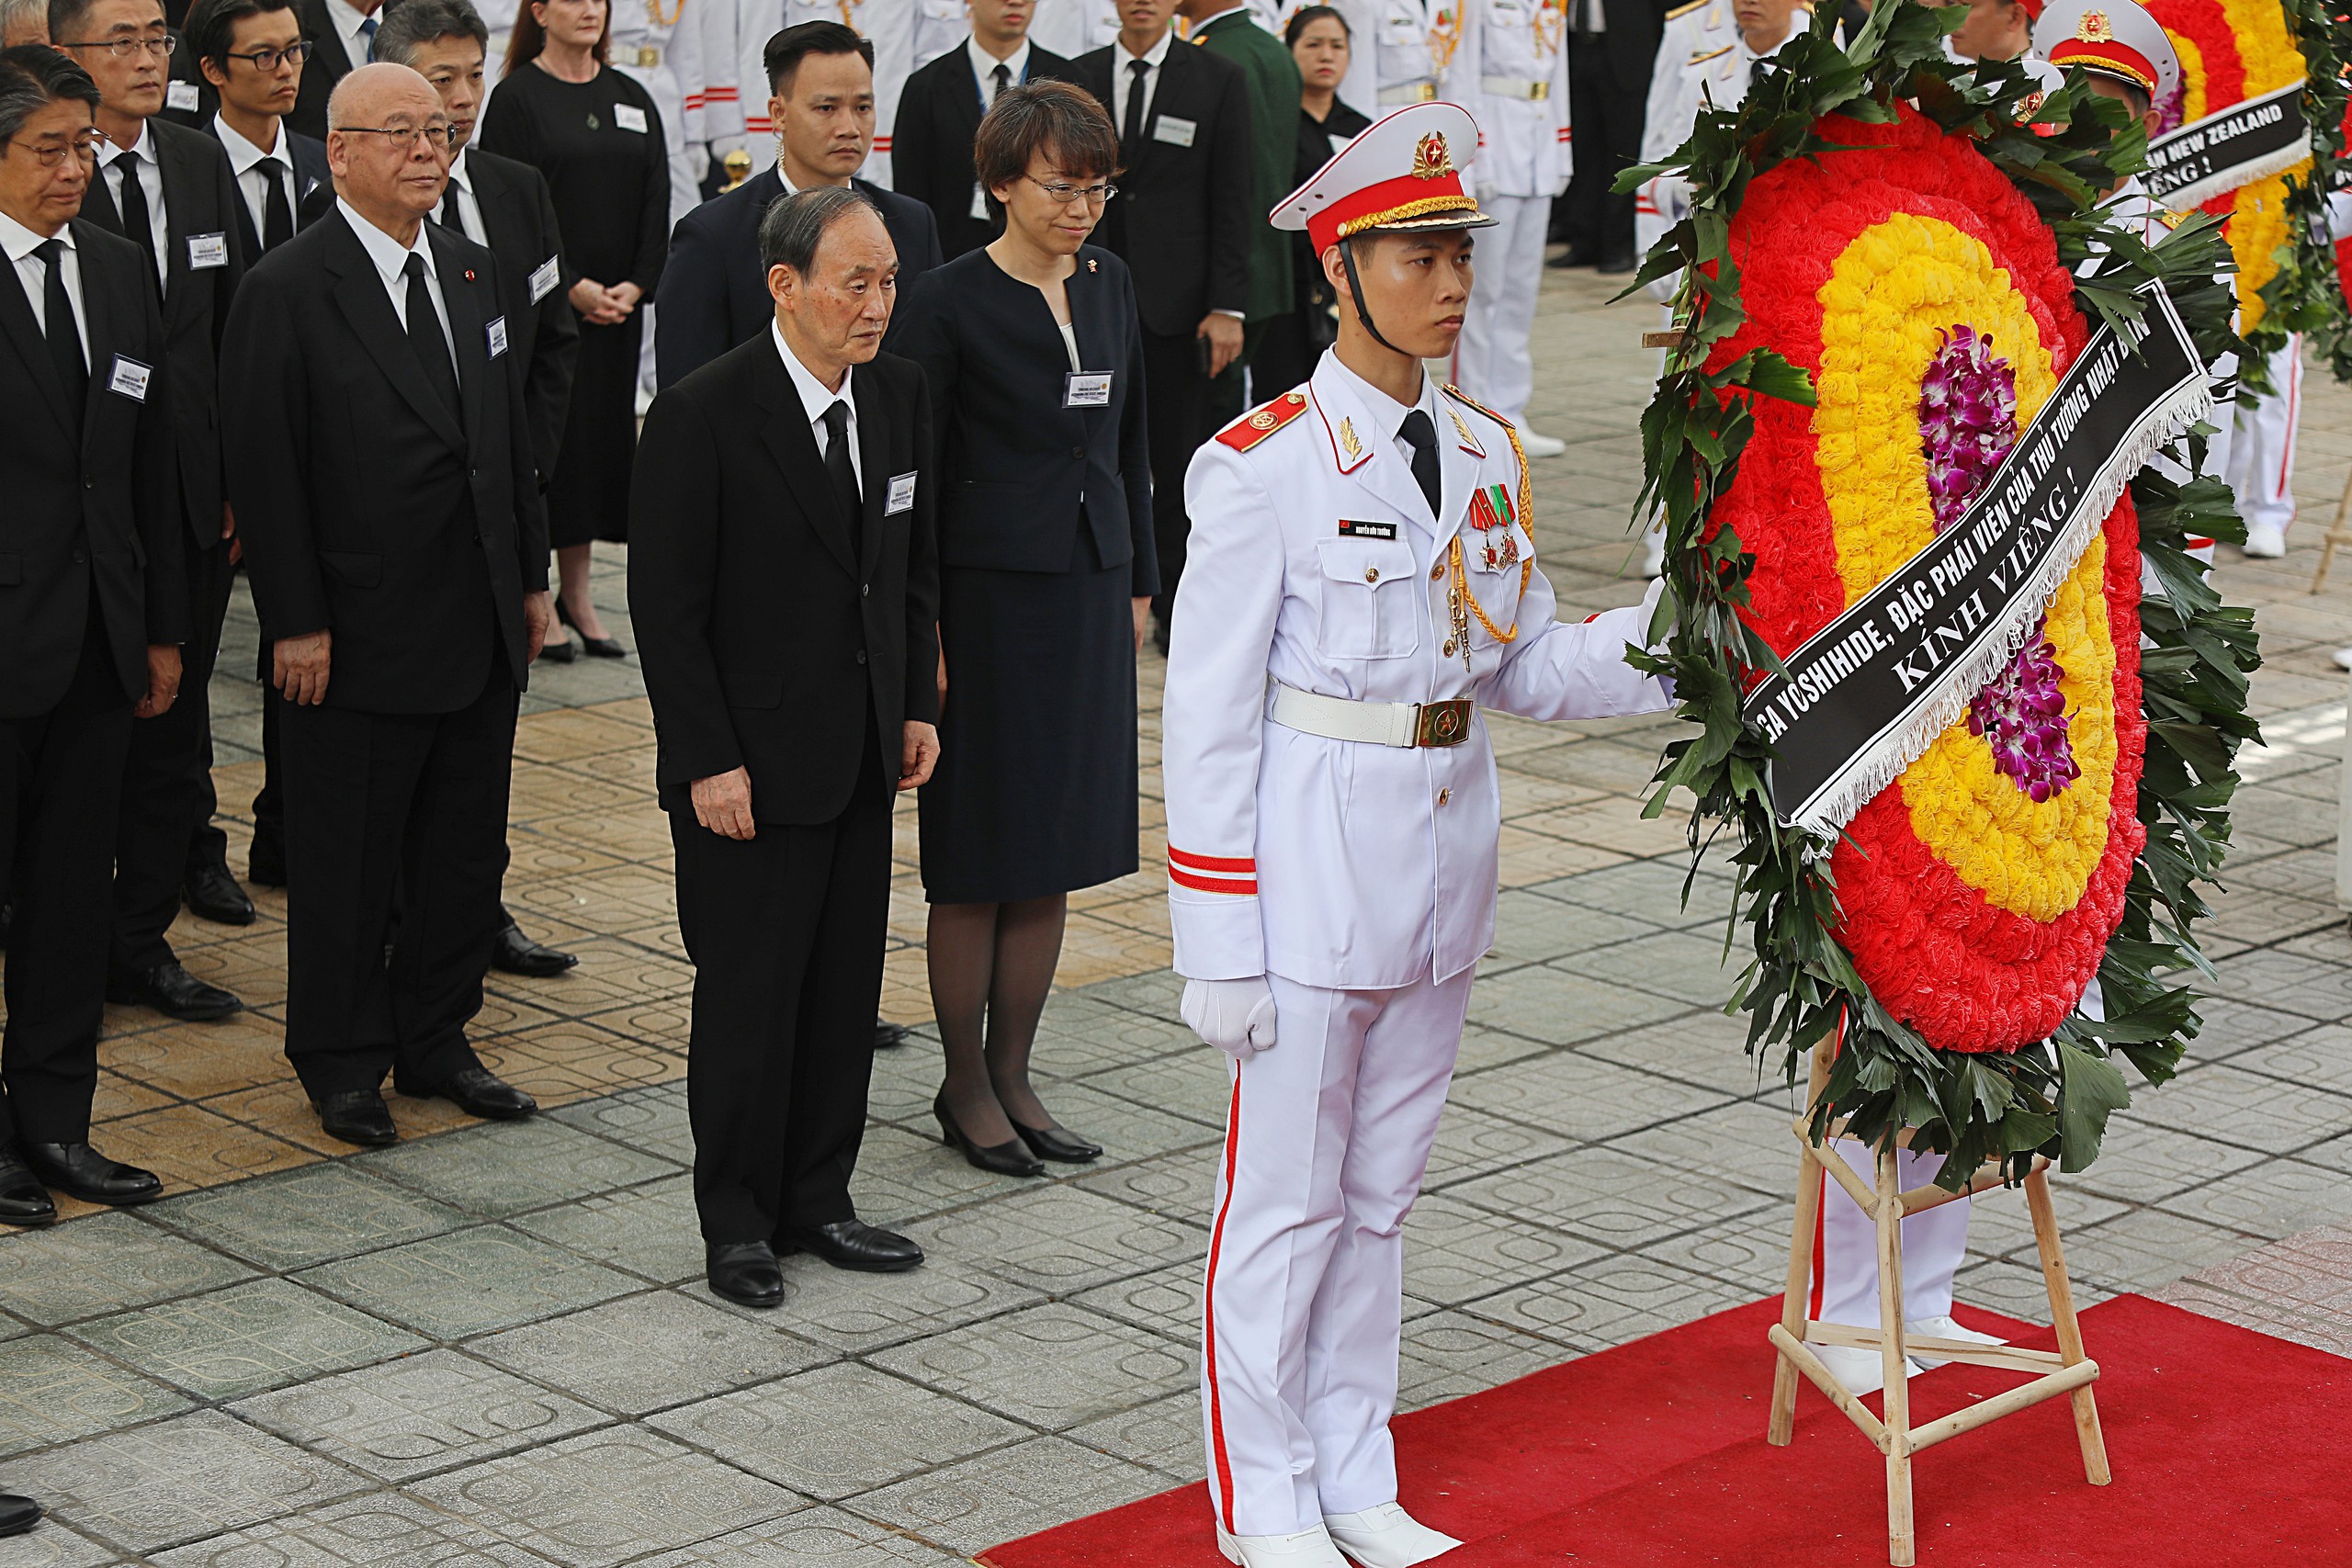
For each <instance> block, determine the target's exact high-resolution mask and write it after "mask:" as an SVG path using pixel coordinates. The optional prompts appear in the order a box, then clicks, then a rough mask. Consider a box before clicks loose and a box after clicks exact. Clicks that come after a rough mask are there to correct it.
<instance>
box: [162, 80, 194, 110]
mask: <svg viewBox="0 0 2352 1568" xmlns="http://www.w3.org/2000/svg"><path fill="white" fill-rule="evenodd" d="M164 107H165V108H167V109H179V110H181V111H183V112H185V113H187V114H194V113H195V112H196V84H195V83H193V82H166V83H164Z"/></svg>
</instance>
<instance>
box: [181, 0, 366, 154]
mask: <svg viewBox="0 0 2352 1568" xmlns="http://www.w3.org/2000/svg"><path fill="white" fill-rule="evenodd" d="M294 13H295V15H296V16H297V17H300V19H301V24H302V36H303V37H304V38H306V39H310V40H311V46H312V47H311V58H310V59H309V60H308V61H306V62H303V66H302V85H301V89H300V93H299V94H298V96H296V97H295V99H294V107H293V108H292V109H291V110H289V111H288V114H287V116H286V123H287V124H288V125H290V126H292V127H293V128H294V129H295V130H299V131H300V132H301V133H302V134H303V135H305V136H307V137H309V138H311V140H312V141H317V142H319V143H320V144H321V146H322V147H323V146H324V144H325V139H326V134H327V96H328V95H329V94H331V93H333V92H334V85H335V84H336V83H337V82H340V81H342V80H343V79H344V78H345V76H348V75H350V74H351V70H352V66H353V65H354V63H355V62H354V61H353V60H352V59H351V57H350V56H349V55H347V54H345V53H344V51H343V43H342V41H341V40H340V39H337V38H336V37H335V31H334V26H333V25H332V24H331V23H330V22H329V21H328V20H327V14H326V3H325V0H294ZM167 14H168V13H167ZM377 15H378V16H379V17H380V16H382V15H383V13H382V12H381V11H379V12H378V13H377ZM172 30H173V31H174V32H175V33H176V32H178V31H179V24H178V23H176V22H175V23H173V24H172ZM356 63H357V64H361V65H365V64H366V63H367V62H366V61H364V60H363V61H358V62H356ZM170 80H171V81H172V82H174V83H175V84H180V86H179V88H178V96H180V98H181V101H182V106H183V107H176V108H175V107H171V106H170V104H169V103H168V102H166V104H165V107H164V110H163V116H162V118H165V119H168V120H170V121H172V122H173V123H174V124H175V125H183V126H187V128H188V129H190V130H203V129H205V128H206V127H208V126H209V125H210V124H211V123H212V116H213V115H214V113H215V112H216V111H218V110H219V108H220V89H219V88H217V87H215V86H214V85H212V84H211V83H209V82H208V81H206V80H205V79H204V68H203V66H202V65H201V64H199V63H198V61H197V57H196V51H195V50H194V49H192V48H190V47H188V43H187V38H186V37H185V36H183V37H182V38H181V39H180V47H179V48H177V49H175V50H174V51H172V60H171V72H170ZM190 88H193V89H194V90H195V97H194V98H193V100H190V99H189V98H188V96H187V95H188V90H189V89H190ZM324 177H325V176H324V175H321V178H322V179H323V178H324Z"/></svg>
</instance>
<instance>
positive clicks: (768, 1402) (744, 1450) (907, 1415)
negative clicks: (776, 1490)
mask: <svg viewBox="0 0 2352 1568" xmlns="http://www.w3.org/2000/svg"><path fill="white" fill-rule="evenodd" d="M963 1332H965V1333H967V1334H968V1333H972V1332H975V1331H974V1330H969V1329H967V1330H964V1331H963ZM648 1425H649V1426H651V1427H654V1428H656V1429H657V1430H659V1431H662V1432H665V1433H667V1434H669V1435H670V1436H671V1437H673V1438H677V1439H678V1440H679V1441H680V1442H682V1443H685V1444H687V1445H689V1446H690V1447H693V1448H697V1449H703V1450H708V1451H709V1452H711V1453H715V1454H717V1455H718V1457H719V1458H721V1459H723V1460H725V1461H728V1462H729V1464H732V1465H736V1466H738V1467H739V1468H741V1469H743V1470H748V1471H750V1472H752V1474H754V1475H761V1476H765V1477H766V1478H767V1479H768V1480H770V1481H773V1482H775V1483H777V1484H779V1485H782V1486H788V1487H790V1488H792V1489H793V1490H794V1491H796V1492H800V1493H805V1494H807V1495H809V1496H811V1497H822V1498H826V1499H828V1500H837V1499H840V1498H842V1497H848V1496H852V1495H855V1494H857V1493H860V1492H870V1491H873V1490H874V1489H875V1488H876V1487H879V1486H888V1485H889V1484H891V1483H893V1482H898V1481H903V1480H905V1479H906V1478H907V1477H908V1476H910V1475H918V1474H921V1473H922V1472H924V1471H927V1470H933V1469H936V1468H937V1467H939V1466H940V1465H943V1464H951V1463H954V1462H955V1461H957V1460H961V1459H966V1458H968V1457H969V1456H971V1455H973V1454H976V1453H979V1452H982V1451H984V1450H989V1449H998V1448H1002V1447H1004V1446H1005V1445H1006V1444H1008V1443H1013V1442H1018V1441H1020V1440H1022V1439H1023V1438H1028V1437H1030V1436H1032V1435H1033V1434H1032V1433H1031V1432H1030V1430H1029V1429H1028V1428H1027V1427H1019V1426H1016V1425H1014V1424H1013V1423H1012V1422H1011V1421H1008V1420H1005V1419H1004V1418H1003V1417H1001V1416H995V1415H991V1414H990V1413H989V1412H988V1411H985V1410H978V1409H975V1408H974V1407H973V1406H971V1405H970V1404H966V1403H965V1402H964V1401H962V1400H960V1399H951V1398H949V1397H947V1396H946V1395H945V1394H943V1393H936V1392H934V1391H933V1390H931V1389H928V1388H924V1387H922V1386H921V1385H920V1384H918V1383H913V1382H908V1381H907V1380H905V1379H903V1378H899V1377H894V1376H892V1375H891V1374H890V1373H888V1372H887V1371H877V1370H876V1369H875V1368H873V1367H866V1366H860V1365H858V1364H856V1363H854V1362H842V1363H837V1364H835V1365H833V1366H830V1367H820V1368H818V1369H816V1370H815V1371H807V1372H802V1373H800V1374H799V1375H797V1376H796V1377H788V1378H783V1379H780V1380H778V1381H777V1382H771V1383H763V1384H762V1385H760V1386H759V1387H757V1388H751V1389H744V1390H742V1391H741V1392H740V1393H730V1394H726V1395H723V1396H721V1397H719V1398H718V1399H709V1400H705V1401H703V1402H702V1403H701V1404H689V1405H687V1406H685V1407H684V1408H683V1409H678V1410H673V1411H670V1412H668V1413H667V1414H666V1415H662V1416H655V1417H653V1418H652V1420H651V1421H650V1422H649V1423H648Z"/></svg>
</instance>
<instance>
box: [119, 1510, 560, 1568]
mask: <svg viewBox="0 0 2352 1568" xmlns="http://www.w3.org/2000/svg"><path fill="white" fill-rule="evenodd" d="M153 1561H154V1562H155V1563H156V1564H157V1568H261V1565H262V1564H268V1565H269V1568H539V1565H540V1564H541V1563H542V1562H544V1559H541V1558H538V1557H535V1556H533V1555H532V1554H531V1553H529V1552H527V1551H524V1550H522V1549H521V1548H520V1547H516V1546H509V1545H508V1544H507V1543H505V1542H504V1541H503V1540H499V1539H498V1538H497V1537H496V1536H493V1535H492V1534H490V1533H489V1532H488V1531H485V1530H480V1529H475V1528H474V1527H473V1526H471V1525H469V1524H468V1523H466V1522H465V1521H464V1520H463V1519H454V1518H451V1517H449V1516H448V1515H447V1514H443V1513H438V1512H435V1510H434V1509H431V1508H428V1507H426V1506H424V1504H422V1503H419V1502H417V1501H416V1500H414V1499H413V1498H410V1497H403V1496H401V1495H399V1494H398V1493H394V1492H377V1493H371V1494H369V1495H367V1496H364V1497H354V1498H351V1499H349V1500H348V1501H345V1502H341V1503H334V1504H331V1505H329V1506H326V1507H323V1508H319V1509H315V1510H312V1511H311V1512H308V1513H303V1514H297V1515H294V1516H292V1517H288V1518H282V1519H272V1520H270V1521H268V1522H267V1523H266V1524H258V1525H252V1526H248V1527H247V1528H246V1529H241V1530H232V1531H231V1532H230V1533H229V1534H227V1535H217V1536H214V1537H213V1538H212V1539H211V1540H200V1541H198V1542H196V1543H195V1544H194V1545H191V1546H183V1547H179V1548H177V1549H176V1550H175V1551H166V1552H164V1554H163V1555H161V1556H159V1557H157V1558H155V1559H153Z"/></svg>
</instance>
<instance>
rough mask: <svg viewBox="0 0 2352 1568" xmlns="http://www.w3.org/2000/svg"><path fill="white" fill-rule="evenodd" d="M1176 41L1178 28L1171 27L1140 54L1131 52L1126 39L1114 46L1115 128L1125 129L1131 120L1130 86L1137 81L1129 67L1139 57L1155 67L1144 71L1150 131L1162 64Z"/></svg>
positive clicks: (1145, 110)
mask: <svg viewBox="0 0 2352 1568" xmlns="http://www.w3.org/2000/svg"><path fill="white" fill-rule="evenodd" d="M1175 42H1176V29H1175V28H1169V29H1168V31H1166V32H1164V33H1162V34H1160V35H1159V42H1158V43H1156V44H1153V45H1152V46H1151V47H1150V48H1149V49H1148V50H1146V51H1144V52H1143V53H1141V54H1140V55H1136V54H1130V53H1128V52H1127V45H1126V40H1125V39H1120V40H1119V41H1118V42H1117V43H1115V44H1114V45H1113V46H1112V53H1111V129H1112V130H1114V131H1116V130H1123V129H1124V128H1125V125H1126V123H1127V88H1128V87H1129V85H1132V84H1133V82H1134V81H1135V73H1133V72H1132V71H1130V70H1129V69H1128V67H1130V66H1131V65H1133V64H1134V63H1135V62H1136V61H1137V60H1141V61H1142V62H1144V63H1145V64H1146V65H1148V66H1150V67H1151V69H1150V70H1148V71H1147V72H1145V73H1144V74H1143V124H1144V127H1145V133H1146V134H1147V135H1148V134H1149V131H1150V126H1151V100H1152V98H1153V96H1154V95H1156V94H1157V93H1158V92H1159V68H1160V67H1161V66H1162V65H1165V64H1166V63H1167V62H1168V51H1169V50H1170V48H1171V47H1172V46H1173V45H1174V44H1175Z"/></svg>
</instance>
